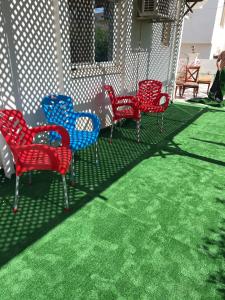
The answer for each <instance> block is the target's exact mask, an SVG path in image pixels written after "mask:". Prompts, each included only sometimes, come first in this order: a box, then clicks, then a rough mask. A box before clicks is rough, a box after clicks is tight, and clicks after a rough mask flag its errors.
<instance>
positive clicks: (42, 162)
mask: <svg viewBox="0 0 225 300" xmlns="http://www.w3.org/2000/svg"><path fill="white" fill-rule="evenodd" d="M44 148H45V149H47V148H48V149H49V148H52V149H54V152H55V154H54V156H55V157H57V158H58V161H59V165H54V164H53V163H52V161H51V159H50V157H49V155H48V154H47V153H45V152H43V151H40V150H33V149H32V150H27V151H23V152H21V154H20V155H19V161H20V166H19V170H18V171H19V173H23V172H27V171H31V170H37V169H38V170H55V171H58V172H59V173H60V174H66V172H67V171H68V169H69V166H70V161H71V159H72V153H71V150H70V149H68V148H66V147H58V148H53V147H49V146H45V145H43V149H44Z"/></svg>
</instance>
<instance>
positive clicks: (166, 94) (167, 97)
mask: <svg viewBox="0 0 225 300" xmlns="http://www.w3.org/2000/svg"><path fill="white" fill-rule="evenodd" d="M162 97H165V98H166V101H165V102H164V103H163V104H161V105H162V106H165V107H167V106H168V105H169V101H170V96H169V94H168V93H160V94H159V98H158V104H159V102H160V99H161V98H162ZM159 105H160V104H159Z"/></svg>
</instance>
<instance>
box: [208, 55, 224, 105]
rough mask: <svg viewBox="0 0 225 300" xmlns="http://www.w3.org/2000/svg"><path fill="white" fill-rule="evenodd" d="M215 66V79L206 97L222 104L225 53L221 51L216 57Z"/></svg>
mask: <svg viewBox="0 0 225 300" xmlns="http://www.w3.org/2000/svg"><path fill="white" fill-rule="evenodd" d="M216 66H217V72H216V77H215V79H214V82H213V84H212V86H211V88H210V91H209V95H208V97H209V98H210V99H212V100H215V101H217V102H222V101H223V96H224V95H225V51H222V52H221V53H220V55H219V56H218V58H217V61H216Z"/></svg>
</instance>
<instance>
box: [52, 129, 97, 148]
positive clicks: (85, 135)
mask: <svg viewBox="0 0 225 300" xmlns="http://www.w3.org/2000/svg"><path fill="white" fill-rule="evenodd" d="M69 136H70V149H71V150H72V151H78V150H81V149H84V148H85V147H87V146H90V145H92V144H94V143H95V142H96V140H97V138H98V132H96V131H85V130H72V131H69ZM54 140H55V141H59V140H61V137H60V135H58V134H57V133H56V132H53V131H52V132H51V141H54Z"/></svg>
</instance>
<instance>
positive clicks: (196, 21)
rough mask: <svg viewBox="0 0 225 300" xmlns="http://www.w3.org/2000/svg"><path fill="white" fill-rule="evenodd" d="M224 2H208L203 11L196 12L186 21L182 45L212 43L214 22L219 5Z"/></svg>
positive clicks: (216, 0) (214, 0) (213, 0)
mask: <svg viewBox="0 0 225 300" xmlns="http://www.w3.org/2000/svg"><path fill="white" fill-rule="evenodd" d="M220 1H223V0H208V2H207V3H206V4H205V5H204V7H203V8H202V9H198V10H195V11H194V13H193V14H190V17H189V19H185V21H184V30H183V36H182V43H185V44H209V43H211V42H212V36H213V30H214V21H215V17H216V13H217V7H218V3H219V2H220Z"/></svg>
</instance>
